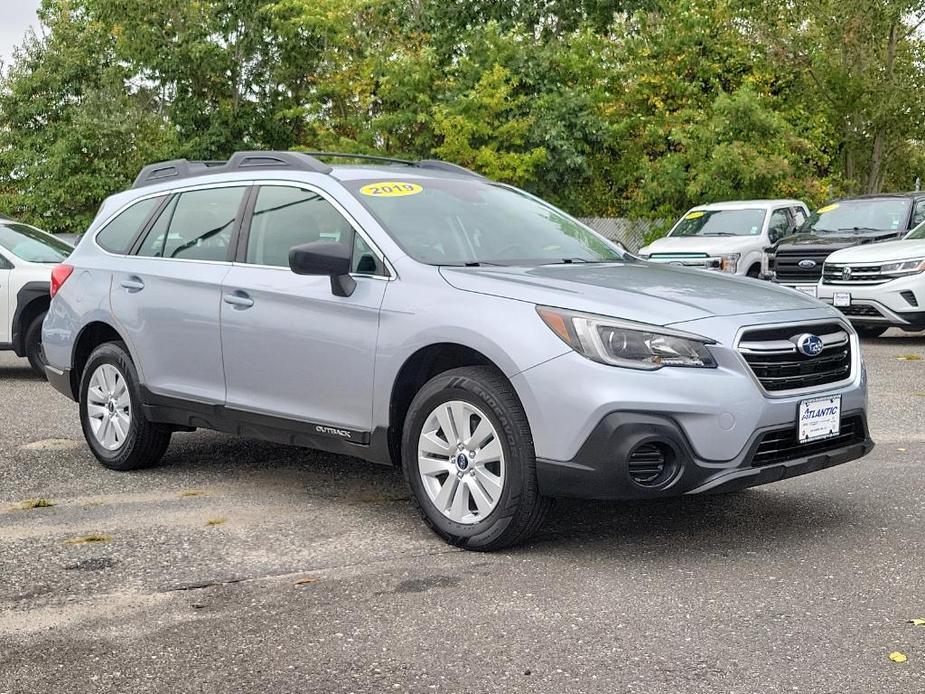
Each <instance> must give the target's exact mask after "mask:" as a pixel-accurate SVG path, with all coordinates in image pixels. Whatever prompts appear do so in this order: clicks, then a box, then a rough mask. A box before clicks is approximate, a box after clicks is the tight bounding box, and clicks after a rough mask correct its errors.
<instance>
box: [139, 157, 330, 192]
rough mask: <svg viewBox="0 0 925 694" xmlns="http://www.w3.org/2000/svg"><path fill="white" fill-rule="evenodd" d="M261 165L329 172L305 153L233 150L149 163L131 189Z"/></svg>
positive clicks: (321, 163) (323, 164) (322, 163)
mask: <svg viewBox="0 0 925 694" xmlns="http://www.w3.org/2000/svg"><path fill="white" fill-rule="evenodd" d="M260 168H291V169H296V170H298V171H312V172H314V173H324V174H326V173H331V171H332V169H331V167H330V166H329V165H328V164H325V163H324V162H322V161H318V160H317V159H315V158H314V157H312V156H310V155H308V154H305V153H304V152H274V151H254V152H235V153H234V154H232V155H231V158H230V159H229V160H228V161H190V160H188V159H174V160H172V161H162V162H159V163H157V164H149V165H148V166H146V167H144V168H143V169H142V170H141V173H139V174H138V176H137V177H136V178H135V182H134V183H133V184H132V188H141V187H142V186H148V185H153V184H155V183H162V182H164V181H168V180H180V179H183V178H192V177H194V176H204V175H206V174H212V173H226V172H229V171H243V170H247V169H260Z"/></svg>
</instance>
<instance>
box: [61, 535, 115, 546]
mask: <svg viewBox="0 0 925 694" xmlns="http://www.w3.org/2000/svg"><path fill="white" fill-rule="evenodd" d="M111 539H112V537H111V536H110V535H101V534H99V533H90V534H89V535H81V536H80V537H75V538H74V539H73V540H68V541H67V543H68V544H69V545H89V544H93V543H96V542H109V541H110V540H111Z"/></svg>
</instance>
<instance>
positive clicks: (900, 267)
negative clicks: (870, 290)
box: [880, 258, 925, 277]
mask: <svg viewBox="0 0 925 694" xmlns="http://www.w3.org/2000/svg"><path fill="white" fill-rule="evenodd" d="M922 271H925V258H915V259H913V260H900V261H898V262H895V263H886V264H884V265H881V266H880V274H882V275H892V276H893V277H902V276H904V275H917V274H918V273H920V272H922Z"/></svg>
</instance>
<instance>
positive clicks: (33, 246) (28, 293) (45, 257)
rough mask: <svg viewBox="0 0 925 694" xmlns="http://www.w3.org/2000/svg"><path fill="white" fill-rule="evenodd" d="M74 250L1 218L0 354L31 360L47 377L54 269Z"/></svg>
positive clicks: (33, 229)
mask: <svg viewBox="0 0 925 694" xmlns="http://www.w3.org/2000/svg"><path fill="white" fill-rule="evenodd" d="M72 250H74V249H73V247H71V246H70V245H68V244H66V243H64V242H63V241H60V240H58V239H56V238H55V237H54V236H52V235H51V234H46V233H45V232H44V231H40V230H39V229H36V228H35V227H32V226H29V225H28V224H20V223H19V222H14V221H12V220H10V219H8V218H6V217H0V350H13V351H14V352H16V354H17V356H20V357H28V359H29V363H30V364H31V365H32V368H33V369H34V370H35V372H36V373H37V374H39V375H40V376H42V377H44V376H45V357H44V352H43V350H42V321H43V320H44V319H45V313H46V311H48V303H49V293H48V290H49V284H50V282H51V269H52V267H53V266H54V265H55V264H57V263H60V262H62V261H63V260H64V259H65V258H67V257H68V256H69V255H70V253H71V251H72Z"/></svg>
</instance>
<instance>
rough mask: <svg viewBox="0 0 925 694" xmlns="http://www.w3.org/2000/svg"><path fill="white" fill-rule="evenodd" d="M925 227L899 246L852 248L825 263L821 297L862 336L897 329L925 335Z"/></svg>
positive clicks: (910, 233)
mask: <svg viewBox="0 0 925 694" xmlns="http://www.w3.org/2000/svg"><path fill="white" fill-rule="evenodd" d="M923 273H925V223H923V224H919V226H917V227H916V228H915V229H913V230H912V231H910V232H909V233H908V234H907V235H906V236H905V237H903V239H902V240H900V241H887V242H885V243H871V244H864V245H861V246H851V247H850V248H844V249H842V250H840V251H835V252H834V253H832V254H831V255H830V256H829V257H828V258H826V261H825V267H824V268H823V272H822V279H821V280H820V282H819V298H820V299H821V300H823V301H825V302H827V303H830V304H834V305H835V307H836V308H838V309H839V310H840V311H841V312H842V313H844V314H845V315H846V316H847V317H848V318H849V319H850V320H851V322H852V323H853V324H854V327H855V329H856V330H857V332H858V334H859V335H861V336H862V337H878V336H880V335H882V334H883V333H885V332H886V331H887V329H888V328H890V327H891V326H895V327H897V328H902V329H903V330H907V331H909V332H916V331H919V330H925V274H923Z"/></svg>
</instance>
